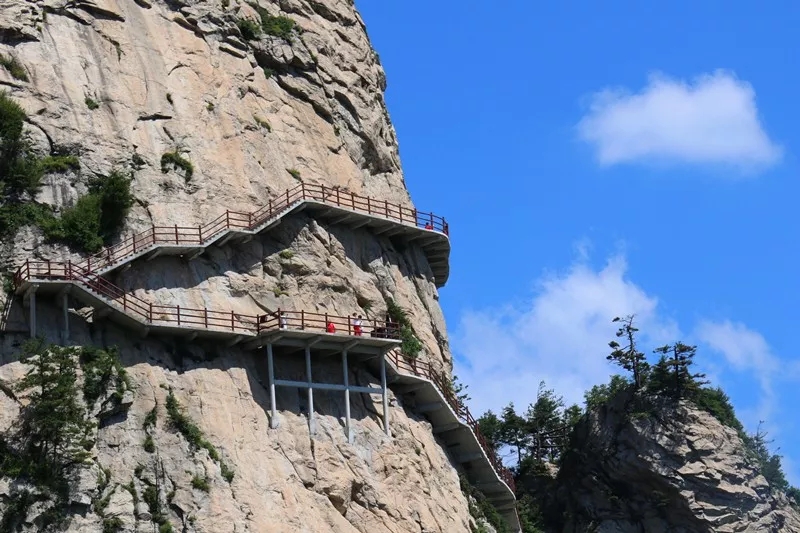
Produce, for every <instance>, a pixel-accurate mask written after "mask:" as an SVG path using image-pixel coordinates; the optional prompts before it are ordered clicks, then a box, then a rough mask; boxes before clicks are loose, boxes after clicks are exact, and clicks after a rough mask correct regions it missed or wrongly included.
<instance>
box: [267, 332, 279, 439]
mask: <svg viewBox="0 0 800 533" xmlns="http://www.w3.org/2000/svg"><path fill="white" fill-rule="evenodd" d="M267 372H268V373H269V405H270V410H271V411H272V414H271V416H270V418H269V427H270V428H272V429H275V428H277V427H278V408H277V406H276V405H275V365H274V361H273V359H272V343H269V344H267Z"/></svg>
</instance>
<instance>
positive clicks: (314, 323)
mask: <svg viewBox="0 0 800 533" xmlns="http://www.w3.org/2000/svg"><path fill="white" fill-rule="evenodd" d="M35 280H39V281H41V280H46V281H70V282H75V283H78V284H80V285H83V286H84V287H85V288H86V289H87V290H88V291H89V292H90V293H93V294H94V295H96V296H99V297H100V298H101V299H104V300H105V301H106V303H108V304H111V305H113V306H115V307H116V308H117V310H119V311H122V312H123V313H125V314H127V315H129V316H134V317H135V318H138V319H139V320H141V321H142V322H144V323H145V324H151V325H164V324H176V325H178V326H184V327H189V328H194V329H204V330H209V331H214V330H224V331H232V332H234V333H247V334H255V335H259V334H261V333H262V332H267V331H274V330H280V329H293V330H310V331H314V330H320V331H323V332H329V333H338V334H343V335H349V336H360V335H363V334H364V333H366V328H364V326H360V329H359V326H357V324H356V323H355V319H354V318H353V317H352V316H337V315H331V314H328V313H315V312H308V311H303V310H301V311H287V310H282V309H278V310H277V311H275V312H273V313H267V314H262V315H246V314H240V313H236V312H235V311H217V310H213V309H208V308H203V309H197V308H189V307H181V306H180V305H174V306H172V305H161V304H153V303H151V302H147V301H145V300H143V299H141V298H139V297H137V296H134V295H132V294H128V293H126V292H125V291H124V290H123V289H121V288H120V287H117V286H116V285H114V284H113V283H111V282H110V281H108V280H106V279H105V278H103V277H101V276H99V275H96V274H93V273H92V272H91V271H88V270H87V268H86V267H85V266H83V265H81V264H77V265H76V264H75V263H73V262H71V261H67V262H66V263H64V262H58V261H31V260H26V261H25V263H24V264H23V265H22V266H21V267H20V268H19V269H18V270H17V272H16V273H15V274H14V288H15V290H16V289H17V288H19V286H20V285H21V284H22V283H24V282H26V281H35ZM367 322H371V323H372V326H371V328H372V329H371V331H370V336H373V337H377V338H387V339H399V338H400V330H399V327H398V324H396V323H393V322H384V321H379V320H370V321H367ZM330 325H333V329H334V331H331V330H330V329H329V328H330ZM387 358H388V359H389V361H390V362H391V363H392V364H393V365H394V366H395V368H396V369H397V371H398V372H401V373H406V374H412V375H414V376H417V377H421V378H424V379H427V380H429V381H430V382H431V383H433V385H434V386H435V387H436V388H437V389H438V390H439V392H440V394H441V395H442V396H443V397H444V398H445V400H446V401H447V403H448V405H449V406H450V407H451V408H452V410H453V412H454V413H455V414H456V416H457V417H458V418H459V420H461V421H462V422H463V423H465V424H466V425H467V426H468V427H469V428H470V429H471V430H472V432H473V433H474V434H475V438H476V439H477V440H478V443H479V444H480V446H481V448H482V449H483V451H484V452H485V454H486V457H488V459H489V462H490V463H491V465H492V467H493V468H494V470H495V472H497V475H498V476H499V477H500V479H501V480H503V482H505V484H506V485H508V487H509V488H510V489H511V491H512V492H514V493H515V492H516V485H515V483H514V476H513V475H512V473H511V471H509V470H508V469H507V468H506V467H504V466H503V464H502V462H501V461H500V459H499V458H498V457H497V453H496V451H495V450H494V448H493V447H492V446H491V445H490V444H489V442H488V441H487V439H486V438H485V437H484V436H483V434H482V433H481V431H480V428H479V426H478V422H477V420H476V419H475V418H474V417H473V416H472V413H470V411H469V409H468V408H467V406H466V405H464V404H463V402H461V401H459V400H458V398H457V397H456V396H455V394H454V393H453V391H452V389H451V386H450V380H449V379H448V378H447V376H446V375H445V374H444V373H443V372H440V371H439V370H437V369H436V368H434V367H433V366H432V365H431V364H430V363H428V362H427V361H420V360H417V359H409V358H406V357H405V356H404V355H403V354H401V353H400V352H399V351H397V350H394V351H391V352H389V353H388V354H387Z"/></svg>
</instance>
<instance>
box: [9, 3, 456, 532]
mask: <svg viewBox="0 0 800 533" xmlns="http://www.w3.org/2000/svg"><path fill="white" fill-rule="evenodd" d="M257 5H258V6H259V8H260V9H262V10H266V12H267V13H268V14H269V15H272V16H277V15H282V16H286V17H289V18H291V19H292V20H293V21H294V23H295V24H296V29H295V30H292V32H291V35H290V37H289V38H285V37H280V36H270V35H262V36H261V37H260V39H257V40H250V41H247V40H245V39H244V38H243V36H242V34H241V31H240V30H239V29H238V25H240V24H241V22H240V21H242V20H251V21H254V22H255V21H258V19H259V14H258V12H257V10H256V7H254V6H256V3H251V4H248V3H245V2H240V1H239V0H230V1H229V0H221V1H216V0H215V1H203V0H188V1H184V0H166V1H161V0H156V1H151V0H135V1H130V0H81V1H77V2H61V1H59V0H55V1H53V0H0V54H2V55H3V56H4V57H10V58H14V59H16V60H17V61H18V62H19V63H20V64H21V65H22V66H23V68H24V69H25V71H26V73H27V77H28V81H21V80H19V79H16V78H14V77H12V76H11V74H10V73H9V72H8V71H7V70H6V69H4V68H2V67H0V89H3V90H6V91H8V92H9V94H10V95H11V97H12V98H14V99H15V100H16V101H18V102H19V103H20V104H21V105H22V107H23V108H24V109H25V110H26V111H27V113H28V117H29V120H28V122H29V123H28V126H29V131H30V134H31V137H32V139H33V141H34V142H35V146H36V147H37V148H38V150H39V151H40V152H42V153H43V154H48V153H71V154H76V155H78V156H79V158H80V166H81V170H80V171H79V172H74V171H70V172H68V173H62V174H54V175H49V176H46V178H45V182H44V187H43V188H42V191H41V193H40V194H39V197H38V200H39V201H41V202H46V203H50V204H52V205H54V206H55V207H57V208H63V207H66V206H70V205H73V204H74V202H75V201H76V199H77V198H78V197H79V196H80V195H81V194H84V193H85V192H86V190H87V186H86V184H87V182H88V180H89V179H90V178H91V177H93V176H95V175H105V174H107V173H108V172H109V171H111V170H112V169H122V170H131V171H133V183H132V189H133V193H134V195H135V196H136V200H137V201H136V205H135V206H134V208H133V209H132V211H131V214H130V216H129V218H128V221H127V226H126V229H125V234H130V233H133V232H138V231H141V230H143V229H146V228H149V227H150V226H151V225H153V224H156V225H180V226H188V227H194V226H196V225H198V224H202V223H205V222H208V221H210V220H212V219H214V218H216V217H217V216H218V215H219V214H220V213H223V212H224V211H225V210H226V209H232V210H239V211H252V210H254V209H256V208H258V207H260V206H262V205H264V204H265V203H266V202H267V201H268V199H269V198H271V197H274V196H275V195H276V194H278V193H280V192H282V191H284V190H285V189H287V188H290V187H293V186H295V185H297V184H298V183H300V182H304V183H313V184H325V185H330V186H339V187H341V188H342V189H343V190H347V191H352V192H355V193H358V194H363V195H368V196H372V197H376V198H380V199H385V200H388V201H391V202H396V203H401V204H404V205H408V206H411V203H410V198H409V195H408V192H407V191H406V189H405V184H404V181H403V175H402V171H401V167H400V163H399V156H398V148H397V140H396V137H395V132H394V129H393V127H392V125H391V123H390V121H389V117H388V113H387V110H386V107H385V105H384V101H383V90H384V89H385V85H386V81H385V77H384V73H383V70H382V68H381V66H380V63H379V61H378V58H377V55H376V54H375V52H374V51H373V50H372V48H371V45H370V43H369V40H368V37H367V35H366V30H365V27H364V23H363V21H362V20H361V18H360V16H359V14H358V13H357V11H356V10H355V7H354V5H353V3H352V1H349V0H323V1H314V0H276V1H267V0H259V2H258V4H257ZM94 104H98V105H97V106H95V105H94ZM95 107H96V108H95ZM92 108H94V109H92ZM173 151H178V152H179V153H181V154H182V156H183V157H184V158H186V159H187V160H189V161H190V162H191V163H192V165H193V169H194V171H193V173H192V175H191V176H188V175H186V174H185V173H184V172H182V171H177V170H175V169H172V168H169V167H168V168H166V169H164V170H163V171H162V168H161V157H162V155H163V154H164V153H166V152H173ZM121 237H124V235H122V236H121ZM0 246H1V247H2V249H1V250H0V267H2V268H3V269H4V270H7V271H10V270H13V269H14V268H15V267H16V266H18V265H20V264H21V263H22V262H24V261H25V260H26V259H34V258H36V259H52V260H56V259H58V260H66V259H73V260H77V259H79V257H80V256H79V255H77V254H74V253H72V252H70V251H69V250H68V249H66V248H65V247H62V246H57V245H49V244H47V243H45V242H44V240H43V239H42V237H41V235H40V234H39V232H38V231H37V230H35V229H33V228H24V229H23V230H21V231H20V232H19V233H18V234H17V235H16V237H15V238H14V239H13V241H10V242H4V243H2V245H0ZM113 281H114V283H116V284H117V285H119V286H122V287H124V288H125V289H126V290H128V291H130V292H131V293H135V294H137V295H138V296H140V297H142V298H143V299H146V300H149V301H151V302H153V303H161V304H164V305H174V304H180V305H182V306H194V307H208V308H212V309H222V310H234V311H236V312H240V313H248V314H259V313H263V312H265V311H271V310H274V309H277V308H282V309H289V310H292V309H298V310H299V309H304V310H307V311H316V312H321V313H326V312H327V313H333V314H340V315H350V314H351V313H353V312H358V313H360V314H363V315H365V316H367V317H373V316H374V317H378V316H382V315H383V313H384V312H385V311H386V306H387V303H386V302H387V301H388V300H389V299H391V300H393V301H395V302H396V303H398V304H399V305H400V306H401V307H403V308H404V309H406V310H407V311H408V314H409V318H410V319H411V321H412V323H413V326H414V329H415V331H416V333H417V335H418V336H419V338H420V340H421V341H422V344H423V350H422V353H421V357H422V358H424V359H426V360H428V361H430V362H432V363H434V364H435V365H437V366H439V367H441V368H443V369H444V370H445V371H448V372H449V371H450V369H451V365H452V362H451V356H450V352H449V348H448V344H447V334H446V328H445V324H444V318H443V315H442V312H441V309H440V308H439V304H438V293H437V290H436V287H435V284H434V282H433V278H432V273H431V269H430V266H429V265H428V263H427V260H426V258H425V255H424V254H423V253H422V251H421V249H419V248H418V247H415V246H413V245H411V246H402V247H401V246H398V245H397V243H395V242H393V241H392V239H391V238H388V237H381V236H377V235H373V234H371V233H370V232H368V231H366V230H352V229H347V228H344V227H339V226H335V225H330V224H325V223H323V222H321V221H317V220H314V219H312V218H310V217H309V216H307V215H303V214H299V215H296V216H293V217H292V218H290V219H287V220H285V221H284V222H283V223H282V224H281V225H280V226H279V227H277V228H276V229H274V230H272V231H270V232H268V233H265V234H263V235H261V236H259V237H257V238H255V239H253V240H252V241H250V242H248V243H246V244H235V245H229V246H224V247H220V248H215V249H211V250H209V252H208V253H207V254H205V255H204V256H203V257H201V258H198V259H194V260H192V261H186V260H183V259H178V258H169V257H167V258H158V259H155V260H153V261H150V262H145V261H140V262H137V263H134V264H133V265H132V267H131V268H130V269H129V270H123V271H120V272H118V273H116V274H114V275H113ZM4 296H5V295H4ZM37 314H38V331H39V332H40V333H44V335H45V337H46V338H47V340H49V341H52V342H60V341H61V340H62V338H61V334H62V333H61V332H62V330H63V323H62V317H61V310H60V309H59V308H58V307H57V306H56V304H55V302H54V301H48V300H46V299H40V300H39V304H38V310H37ZM27 316H28V315H27V310H26V309H25V308H24V306H23V303H22V301H21V300H20V299H19V298H17V299H14V300H9V302H7V304H6V306H5V310H4V314H3V320H2V328H3V332H2V335H0V365H1V366H0V385H4V386H3V387H0V432H3V431H6V430H7V429H8V428H10V427H11V426H12V424H13V423H14V420H15V418H16V417H17V415H18V413H19V410H20V407H21V406H22V405H24V404H25V402H26V398H25V397H24V395H23V396H20V397H17V396H16V395H15V394H14V393H13V390H12V388H11V386H12V385H13V384H14V383H15V382H17V381H18V380H19V379H20V378H21V376H23V375H24V373H25V371H26V368H27V367H26V365H24V364H23V363H21V362H19V361H18V360H17V359H18V354H19V347H20V344H21V342H22V341H23V340H25V339H26V338H27V336H28V326H29V324H28V318H27ZM69 323H70V335H69V339H68V342H69V344H72V345H95V346H117V347H119V350H120V353H121V356H122V361H123V363H124V365H125V366H126V367H127V371H128V374H129V376H130V377H131V381H132V385H133V387H134V393H133V396H132V398H128V399H126V401H129V402H130V401H132V403H130V405H129V406H126V407H127V409H126V410H124V412H119V413H117V414H114V415H112V416H111V417H110V418H108V419H106V420H105V421H104V422H103V423H102V424H101V425H100V427H99V429H98V434H97V442H96V444H95V446H94V448H93V449H92V451H91V453H92V460H93V462H92V464H93V467H92V468H93V470H92V471H91V475H88V474H87V475H88V476H89V477H87V478H86V479H83V478H81V479H82V481H81V482H79V483H76V484H75V487H74V489H73V490H74V491H75V494H74V498H73V504H72V507H71V509H70V512H71V513H72V515H71V521H70V523H69V526H68V530H69V531H101V530H103V517H101V516H100V514H98V513H97V512H96V510H95V507H96V505H92V504H90V502H96V501H97V500H98V499H99V500H101V501H104V502H105V503H104V505H105V510H104V512H103V514H104V517H105V519H106V520H110V519H118V520H115V521H114V527H117V528H118V529H117V530H119V531H126V532H133V531H141V532H150V531H153V523H152V521H151V519H152V518H153V517H152V516H151V512H150V509H149V508H148V506H147V505H145V504H144V502H143V501H142V495H143V493H144V491H145V489H146V488H147V487H148V486H151V485H158V486H159V487H160V489H159V493H158V494H159V498H160V499H162V500H163V501H161V504H162V511H163V512H164V513H166V514H167V515H168V518H169V522H170V523H171V524H172V525H173V526H174V527H175V530H176V531H177V530H180V531H184V532H194V531H197V532H214V533H224V532H237V533H240V532H247V531H251V532H261V531H263V532H303V531H305V532H320V531H335V532H351V531H361V532H370V533H372V532H380V531H387V532H389V531H392V532H401V531H408V532H420V531H422V532H434V531H437V532H438V531H442V532H451V531H452V532H457V531H468V530H469V529H470V524H471V523H472V519H471V518H470V514H469V510H468V503H467V501H466V498H465V497H464V496H463V494H462V493H461V491H460V490H459V480H458V476H457V472H456V470H455V468H454V466H453V463H452V462H451V460H450V458H449V457H448V455H447V454H446V453H445V451H444V449H443V447H442V445H441V444H440V443H439V442H437V440H436V438H435V437H434V435H433V434H432V431H431V427H430V424H429V423H428V422H427V421H426V420H425V419H424V418H422V417H420V416H416V415H414V414H413V413H411V412H410V411H408V410H407V409H405V408H404V406H403V405H402V402H400V401H399V400H398V399H397V398H395V397H394V396H392V397H391V398H390V418H391V428H392V435H393V438H388V437H386V436H385V435H384V433H383V431H382V427H381V416H380V415H381V411H382V407H381V405H380V400H379V398H376V397H374V396H373V397H370V396H369V395H354V399H353V401H352V404H353V405H352V417H353V420H354V422H353V424H354V428H353V429H354V435H355V439H354V442H353V444H349V443H348V442H347V440H346V439H345V435H344V431H343V421H342V419H343V416H344V401H343V398H342V397H341V394H335V393H332V392H331V393H326V392H321V391H320V392H319V393H318V394H317V395H316V399H315V412H316V415H317V434H316V435H314V436H312V435H310V434H309V428H308V421H307V417H306V413H305V409H306V408H307V406H306V404H305V402H304V396H303V395H304V394H305V392H304V391H298V390H296V389H279V392H278V402H277V404H278V406H279V413H280V421H281V423H280V427H279V428H277V429H269V423H268V420H267V411H268V410H269V394H268V391H267V389H266V388H265V386H264V383H266V380H267V378H266V374H265V368H264V364H265V363H264V358H263V354H262V353H260V352H247V351H244V350H241V349H238V348H235V347H227V346H225V345H224V344H214V343H211V342H208V341H205V342H192V341H191V340H184V339H166V338H151V337H147V338H139V337H136V336H134V335H132V334H131V332H129V331H126V330H125V329H122V328H120V327H118V326H116V325H114V324H113V323H107V322H104V321H103V320H101V319H100V318H99V317H94V316H93V315H92V313H90V312H88V311H87V310H86V309H82V308H81V306H80V305H79V304H78V302H76V301H70V309H69ZM276 364H277V366H278V368H277V369H276V370H277V373H278V374H282V375H284V376H286V377H287V378H289V379H302V367H298V365H297V361H296V360H293V359H292V358H283V359H280V358H279V359H278V361H277V363H276ZM314 373H315V378H316V379H319V380H326V379H327V380H330V381H334V382H335V381H336V380H337V379H341V366H340V365H337V364H336V363H334V362H331V363H329V364H328V363H320V364H319V365H318V366H317V365H316V363H315V368H314ZM349 379H350V381H351V383H353V384H357V385H361V386H368V385H370V384H372V385H375V384H376V383H378V381H376V380H377V378H376V377H375V376H373V375H370V374H369V373H367V372H366V371H365V370H363V369H358V368H353V369H351V375H350V378H349ZM169 388H171V389H172V390H174V393H175V396H176V398H177V399H178V400H179V402H180V403H181V404H182V405H183V406H185V408H186V410H187V413H188V415H189V416H190V417H191V419H192V420H193V421H194V422H195V423H196V424H197V425H198V426H199V427H200V428H201V429H202V431H203V432H204V434H205V435H206V436H207V438H208V440H209V441H210V442H212V443H213V444H214V446H215V447H216V448H217V449H218V450H219V453H220V455H221V457H222V459H223V460H224V461H225V463H226V464H227V465H228V466H229V467H230V468H231V469H232V470H233V471H234V473H235V476H234V478H233V480H232V482H231V483H228V482H227V481H225V480H224V479H223V475H222V474H223V472H222V471H221V469H220V464H219V462H218V461H215V460H213V459H212V458H210V457H209V455H208V452H206V451H204V450H200V451H197V450H193V449H191V448H190V447H189V445H188V443H187V442H186V440H185V439H184V438H183V437H182V436H181V435H179V434H178V433H176V431H175V430H174V429H173V428H171V427H170V425H169V424H168V423H167V419H166V415H165V411H164V406H165V398H166V395H167V390H168V389H169ZM3 391H5V392H3ZM153 408H155V409H156V414H157V422H156V425H155V427H154V428H151V429H148V430H145V429H144V427H143V424H144V420H145V417H146V416H147V414H148V413H149V412H150V411H151V410H152V409H153ZM148 434H149V435H150V437H151V439H152V440H153V443H154V447H155V449H154V451H152V452H149V451H146V450H145V447H144V446H143V443H144V442H145V440H146V439H147V435H148ZM103 469H107V473H108V476H109V477H108V479H105V474H103V475H98V472H102V471H103ZM195 477H197V478H200V479H204V478H207V479H208V482H209V485H210V487H209V490H208V491H206V490H204V489H202V488H197V487H195V486H194V484H193V483H192V480H193V478H195ZM100 479H104V481H103V482H102V483H101V482H100V481H99V480H100ZM11 485H12V484H11V483H10V482H9V480H8V479H5V480H0V514H2V510H3V507H4V506H8V505H10V503H11V501H10V498H11V494H12V493H13V491H12V489H13V487H12V486H11ZM36 509H37V507H36V506H33V507H32V510H31V511H30V514H29V516H28V518H29V523H28V525H26V526H25V531H34V530H35V526H34V525H33V521H34V520H35V518H36Z"/></svg>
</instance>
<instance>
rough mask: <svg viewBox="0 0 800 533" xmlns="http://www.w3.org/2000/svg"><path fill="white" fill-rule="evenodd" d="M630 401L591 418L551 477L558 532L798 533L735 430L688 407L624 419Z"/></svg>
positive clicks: (796, 515) (792, 515) (794, 518)
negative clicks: (561, 518) (557, 509)
mask: <svg viewBox="0 0 800 533" xmlns="http://www.w3.org/2000/svg"><path fill="white" fill-rule="evenodd" d="M626 400H627V398H626V397H625V395H621V397H618V398H617V399H616V402H615V403H613V404H612V405H610V406H607V407H604V408H602V409H600V410H599V411H596V412H594V413H591V414H590V416H589V418H588V419H587V420H585V421H584V422H582V423H581V424H580V425H579V427H578V430H577V434H576V440H575V441H574V442H575V446H574V447H573V449H572V450H571V451H570V452H569V453H568V454H567V456H566V457H565V458H564V464H568V465H569V466H567V467H564V468H562V469H561V471H560V472H559V474H558V483H559V486H560V487H562V488H561V489H559V491H560V492H559V495H558V499H559V500H560V505H561V508H562V510H563V512H564V516H566V517H569V518H568V519H567V521H566V523H565V524H564V525H563V529H559V530H560V531H564V532H576V533H577V532H579V531H587V530H588V528H590V527H591V528H594V529H591V530H592V531H598V532H619V533H633V532H636V531H648V532H650V531H654V532H656V531H663V532H677V533H680V532H686V533H688V532H706V531H707V532H717V533H740V532H756V531H775V532H778V531H780V532H782V533H783V532H785V533H792V532H800V512H798V510H796V509H794V508H792V507H791V506H790V505H789V503H788V501H787V500H786V498H785V496H783V495H782V494H781V493H771V492H770V488H769V485H768V484H767V482H766V480H765V479H764V477H763V476H762V475H761V474H759V472H758V469H757V467H756V465H755V464H754V463H753V462H752V461H751V460H749V459H747V456H746V454H745V452H744V445H743V443H742V440H741V439H740V438H739V436H738V435H737V433H736V431H734V430H733V429H731V428H729V427H727V426H724V425H722V424H721V423H720V422H719V421H718V420H717V419H716V418H714V417H713V416H712V415H710V414H708V413H706V412H705V411H700V410H698V409H697V408H695V407H693V406H691V405H689V404H681V405H680V406H679V407H677V408H668V409H667V411H666V412H665V413H664V414H662V415H661V416H658V417H656V418H652V417H651V418H648V417H639V418H635V417H631V415H630V414H629V413H626V409H625V407H624V405H625V401H626Z"/></svg>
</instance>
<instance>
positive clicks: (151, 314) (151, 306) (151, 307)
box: [147, 302, 153, 323]
mask: <svg viewBox="0 0 800 533" xmlns="http://www.w3.org/2000/svg"><path fill="white" fill-rule="evenodd" d="M147 321H148V322H150V323H152V322H153V302H150V309H149V310H148V311H147Z"/></svg>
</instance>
